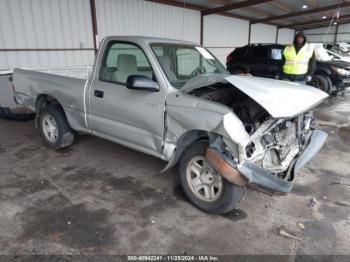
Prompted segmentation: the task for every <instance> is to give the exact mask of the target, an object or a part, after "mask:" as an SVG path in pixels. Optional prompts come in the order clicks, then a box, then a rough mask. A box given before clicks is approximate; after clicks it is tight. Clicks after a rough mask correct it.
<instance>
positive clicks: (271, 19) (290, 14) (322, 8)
mask: <svg viewBox="0 0 350 262" xmlns="http://www.w3.org/2000/svg"><path fill="white" fill-rule="evenodd" d="M347 6H350V2H343V3H340V4H336V5H328V6H323V7H319V8H314V9H310V10H304V11H297V12H291V13H288V14H284V15H278V16H273V17H268V18H262V19H256V20H253V21H252V23H253V24H256V23H265V22H270V21H274V20H279V19H284V18H290V17H295V16H301V15H309V14H314V13H320V12H323V11H327V10H332V9H337V8H340V7H347Z"/></svg>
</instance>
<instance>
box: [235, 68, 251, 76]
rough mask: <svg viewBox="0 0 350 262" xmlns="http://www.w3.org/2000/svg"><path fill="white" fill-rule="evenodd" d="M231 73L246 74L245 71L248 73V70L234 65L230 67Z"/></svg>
mask: <svg viewBox="0 0 350 262" xmlns="http://www.w3.org/2000/svg"><path fill="white" fill-rule="evenodd" d="M231 73H232V74H233V75H240V74H246V73H248V72H247V70H244V69H243V68H241V67H234V68H232V71H231Z"/></svg>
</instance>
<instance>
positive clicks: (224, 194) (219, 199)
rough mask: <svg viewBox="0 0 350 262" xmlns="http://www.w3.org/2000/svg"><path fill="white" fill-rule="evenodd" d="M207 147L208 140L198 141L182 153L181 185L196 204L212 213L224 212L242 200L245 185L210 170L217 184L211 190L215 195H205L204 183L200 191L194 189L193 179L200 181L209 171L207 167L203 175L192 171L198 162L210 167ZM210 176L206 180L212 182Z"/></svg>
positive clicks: (213, 183) (214, 182)
mask: <svg viewBox="0 0 350 262" xmlns="http://www.w3.org/2000/svg"><path fill="white" fill-rule="evenodd" d="M207 148H208V143H207V142H196V143H194V144H192V145H190V146H189V147H188V148H187V149H186V150H185V152H184V153H183V154H182V157H181V159H180V164H179V175H180V181H181V185H182V188H183V190H184V192H185V195H186V196H187V198H188V199H189V201H190V202H191V203H192V204H193V205H194V206H196V207H197V208H199V209H200V210H202V211H204V212H207V213H210V214H224V213H227V212H229V211H231V210H233V209H234V208H235V206H236V205H237V203H239V202H240V201H241V200H242V198H243V196H244V193H245V190H244V188H243V187H240V186H237V185H234V184H231V183H230V182H228V181H227V180H226V179H224V178H223V177H222V176H220V175H219V174H214V173H215V171H214V172H213V171H212V170H211V171H209V174H210V176H211V177H212V178H211V179H212V182H211V185H215V186H217V188H216V189H215V186H213V187H214V191H211V190H209V191H210V192H214V196H213V194H211V196H212V199H208V198H207V197H206V196H205V195H206V194H205V190H204V187H205V186H206V185H205V184H203V183H202V185H199V186H198V187H197V188H200V187H203V188H201V189H200V190H199V191H197V190H195V189H194V185H193V184H192V181H196V179H198V181H202V178H203V176H204V178H205V176H206V174H207V173H208V172H207V173H206V172H205V169H201V170H202V171H201V175H194V173H193V172H192V168H193V167H194V166H195V169H196V168H197V164H198V163H199V164H200V163H201V162H202V163H203V166H206V167H208V165H207V164H206V162H205V160H204V156H205V152H206V149H207ZM203 160H204V161H203ZM198 161H199V162H198ZM193 165H194V166H193ZM209 169H210V168H209ZM207 171H208V170H207ZM192 175H194V177H195V178H192ZM210 176H209V179H208V177H207V179H206V180H205V182H209V183H210ZM213 177H214V178H213ZM213 179H214V180H213ZM196 182H197V181H196ZM207 186H208V185H207ZM209 187H210V186H209ZM207 191H208V189H207ZM215 191H216V194H215ZM195 192H197V193H195Z"/></svg>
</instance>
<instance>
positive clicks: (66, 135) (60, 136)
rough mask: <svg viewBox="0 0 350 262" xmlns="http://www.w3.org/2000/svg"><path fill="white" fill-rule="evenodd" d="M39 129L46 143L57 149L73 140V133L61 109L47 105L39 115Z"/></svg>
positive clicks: (71, 142) (68, 144)
mask: <svg viewBox="0 0 350 262" xmlns="http://www.w3.org/2000/svg"><path fill="white" fill-rule="evenodd" d="M39 129H40V133H41V136H42V138H43V139H44V141H45V143H46V145H47V146H48V147H50V148H52V149H55V150H58V149H61V148H64V147H67V146H70V145H71V144H73V142H74V133H73V131H72V129H71V128H70V127H69V124H68V122H67V120H66V116H65V114H64V112H63V110H62V109H60V108H58V107H56V106H52V105H48V106H46V107H45V108H44V109H43V110H42V111H41V112H40V115H39Z"/></svg>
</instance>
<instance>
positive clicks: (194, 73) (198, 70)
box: [190, 66, 207, 76]
mask: <svg viewBox="0 0 350 262" xmlns="http://www.w3.org/2000/svg"><path fill="white" fill-rule="evenodd" d="M206 72H207V69H205V67H204V66H199V67H197V68H195V69H194V70H193V71H192V72H191V74H190V75H191V76H197V75H199V74H204V73H206Z"/></svg>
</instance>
